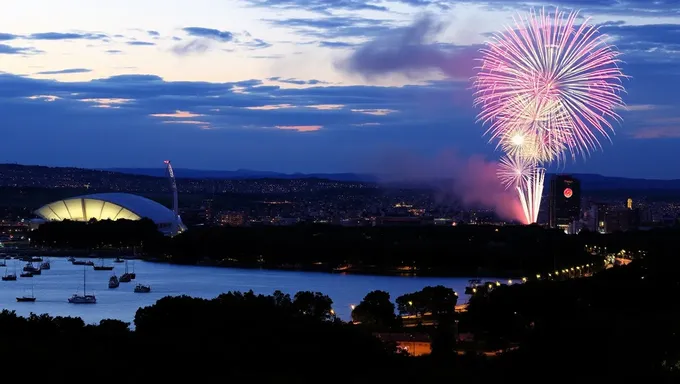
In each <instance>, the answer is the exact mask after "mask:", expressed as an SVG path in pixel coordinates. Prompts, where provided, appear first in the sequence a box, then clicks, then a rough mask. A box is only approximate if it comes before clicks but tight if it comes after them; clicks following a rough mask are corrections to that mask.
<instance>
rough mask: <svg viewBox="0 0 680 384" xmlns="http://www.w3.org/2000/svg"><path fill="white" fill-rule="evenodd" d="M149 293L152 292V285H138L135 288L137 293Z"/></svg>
mask: <svg viewBox="0 0 680 384" xmlns="http://www.w3.org/2000/svg"><path fill="white" fill-rule="evenodd" d="M149 292H151V286H150V285H144V284H137V286H136V287H135V293H149Z"/></svg>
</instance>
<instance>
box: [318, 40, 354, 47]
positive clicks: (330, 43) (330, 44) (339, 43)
mask: <svg viewBox="0 0 680 384" xmlns="http://www.w3.org/2000/svg"><path fill="white" fill-rule="evenodd" d="M356 45H357V44H354V43H347V42H343V41H320V42H319V47H323V48H353V47H356Z"/></svg>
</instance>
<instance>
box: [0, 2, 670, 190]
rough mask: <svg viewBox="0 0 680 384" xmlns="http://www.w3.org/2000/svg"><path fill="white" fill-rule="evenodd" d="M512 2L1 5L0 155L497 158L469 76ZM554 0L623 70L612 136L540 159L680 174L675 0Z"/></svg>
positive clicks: (233, 164) (313, 167) (187, 164)
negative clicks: (618, 57)
mask: <svg viewBox="0 0 680 384" xmlns="http://www.w3.org/2000/svg"><path fill="white" fill-rule="evenodd" d="M453 3H456V5H455V6H454V5H451V4H453ZM523 3H524V2H507V1H506V2H500V1H485V2H475V1H458V2H449V1H434V0H433V1H415V0H414V1H409V0H401V1H375V2H365V1H351V0H350V1H343V2H330V1H320V0H240V1H227V2H220V3H218V2H215V1H208V0H204V1H193V2H191V3H189V2H188V1H180V0H173V1H164V2H162V3H161V2H160V1H147V2H144V3H143V4H137V3H133V2H132V1H119V2H116V3H112V4H107V5H97V6H95V5H92V4H87V3H85V2H81V1H77V0H71V1H60V2H59V4H56V3H53V2H48V1H39V0H33V1H25V2H22V3H21V4H13V5H12V6H11V7H9V8H8V11H7V12H3V14H2V15H0V21H1V23H0V25H2V26H3V27H2V29H1V30H0V40H1V41H0V60H1V61H0V71H3V73H2V74H0V97H2V99H3V102H2V104H0V112H1V113H2V116H3V119H2V127H3V130H2V132H3V143H4V144H5V146H4V148H5V150H4V151H3V154H2V155H1V156H0V162H19V163H23V164H44V165H53V166H78V167H87V168H112V167H155V166H160V165H159V164H160V162H161V161H162V160H164V159H166V158H170V159H172V160H173V163H174V164H176V165H177V166H178V167H179V168H189V169H214V170H235V169H244V168H245V169H257V170H269V171H276V172H286V173H292V172H305V173H311V172H329V173H330V172H361V173H374V172H380V171H383V172H390V171H392V172H394V171H401V170H402V169H403V168H407V167H405V166H404V162H409V165H410V166H411V167H410V170H411V171H412V172H418V170H419V169H425V168H427V169H431V168H432V164H437V169H438V171H439V172H442V173H448V172H449V167H456V166H454V165H450V166H449V165H447V164H444V165H442V164H441V163H442V162H444V163H446V162H466V161H468V160H467V159H469V158H470V157H472V158H474V159H479V158H484V159H486V160H488V161H495V160H496V159H498V157H499V156H500V153H499V152H494V151H493V146H488V145H487V143H486V139H485V138H481V137H480V136H481V134H482V132H483V130H482V129H481V128H480V126H479V125H478V124H475V115H476V113H477V112H478V111H477V110H475V109H473V107H472V91H471V90H470V82H469V77H470V76H472V75H473V74H474V71H473V67H474V59H475V58H477V57H478V54H477V50H478V49H479V48H480V47H481V44H482V43H483V42H484V40H485V39H486V36H485V35H486V34H488V33H490V32H493V31H496V30H500V29H502V27H503V26H504V25H506V24H509V23H510V22H511V21H512V20H511V16H512V15H513V14H515V13H516V12H524V11H526V10H528V9H529V8H528V7H527V6H525V4H523ZM609 3H612V4H614V3H616V4H618V5H615V4H614V5H612V4H609ZM551 4H552V5H559V6H565V7H571V6H580V7H581V9H582V12H581V13H582V15H583V16H586V17H592V22H594V23H598V24H600V25H601V29H602V31H603V32H605V33H607V34H609V35H611V36H612V38H613V39H614V40H615V44H616V46H617V47H618V49H620V50H621V51H622V52H623V53H624V56H623V57H622V59H623V60H624V61H625V63H623V64H622V65H623V67H624V69H625V71H626V73H627V74H628V75H630V76H632V78H631V79H630V80H627V81H626V84H625V86H626V88H627V90H628V93H627V94H626V95H625V96H624V101H625V102H626V103H627V104H628V107H627V109H626V110H623V111H620V113H621V114H622V116H623V119H624V120H623V123H622V124H618V125H615V127H616V128H617V134H616V135H614V136H613V137H612V142H613V143H612V144H610V143H609V142H607V141H606V140H605V141H604V142H603V150H602V151H598V152H595V153H593V154H592V156H591V157H590V158H589V159H588V161H587V162H584V161H583V160H582V159H576V162H575V163H571V162H569V163H567V164H566V165H564V166H562V167H560V168H555V167H553V168H552V169H549V171H553V172H555V171H557V172H570V173H599V174H604V175H608V176H623V177H640V178H665V179H671V178H680V169H677V167H674V166H673V163H671V162H668V159H671V158H674V157H675V155H676V153H675V152H676V150H677V148H678V146H679V145H680V113H679V112H677V111H676V110H675V109H674V108H672V106H673V105H676V104H677V103H678V101H680V96H679V95H678V92H677V91H675V90H676V88H677V85H678V84H679V82H680V76H678V75H680V72H679V71H678V70H677V69H676V68H677V64H678V59H679V56H678V53H677V52H678V49H679V47H680V46H679V45H678V42H677V39H676V38H674V34H677V33H678V31H680V25H679V24H680V5H675V4H674V3H673V2H656V3H655V4H654V5H653V6H649V5H647V4H648V3H647V2H642V1H637V0H627V1H622V2H610V1H605V0H603V1H597V2H588V3H585V2H580V1H575V0H571V1H570V0H565V1H552V2H546V3H545V5H546V6H549V5H551ZM588 4H591V5H590V8H589V5H588ZM499 5H502V6H499ZM643 7H645V8H643ZM301 9H305V10H301ZM451 153H454V154H455V156H453V157H452V156H450V155H446V154H451ZM395 158H398V159H399V161H396V162H395V161H392V159H395ZM409 159H411V160H409ZM395 164H397V165H395Z"/></svg>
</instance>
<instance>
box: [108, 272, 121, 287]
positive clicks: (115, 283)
mask: <svg viewBox="0 0 680 384" xmlns="http://www.w3.org/2000/svg"><path fill="white" fill-rule="evenodd" d="M119 285H120V281H118V277H117V276H116V275H115V274H114V275H113V276H111V277H109V288H118V286H119Z"/></svg>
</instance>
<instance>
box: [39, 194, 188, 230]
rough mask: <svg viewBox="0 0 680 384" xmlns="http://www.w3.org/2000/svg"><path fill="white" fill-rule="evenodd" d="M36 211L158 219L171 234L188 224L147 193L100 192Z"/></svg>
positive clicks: (66, 216) (54, 216) (53, 215)
mask: <svg viewBox="0 0 680 384" xmlns="http://www.w3.org/2000/svg"><path fill="white" fill-rule="evenodd" d="M34 213H35V214H36V215H37V216H39V217H40V218H41V219H43V220H45V221H61V220H73V221H89V220H91V219H96V220H120V219H127V220H141V219H142V218H147V219H150V220H151V221H153V222H154V223H156V225H157V226H158V230H159V231H161V232H163V233H165V234H168V235H171V234H175V233H173V232H175V231H176V232H177V233H179V232H183V231H185V230H186V229H187V228H186V226H185V225H184V224H183V223H182V219H181V218H180V217H179V215H175V213H174V212H173V211H172V210H170V209H168V208H167V207H165V206H164V205H162V204H160V203H157V202H155V201H153V200H150V199H147V198H146V197H142V196H138V195H133V194H129V193H98V194H93V195H83V196H76V197H71V198H68V199H64V200H57V201H53V202H51V203H49V204H45V205H43V206H42V207H40V208H38V209H37V210H36V211H34Z"/></svg>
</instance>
